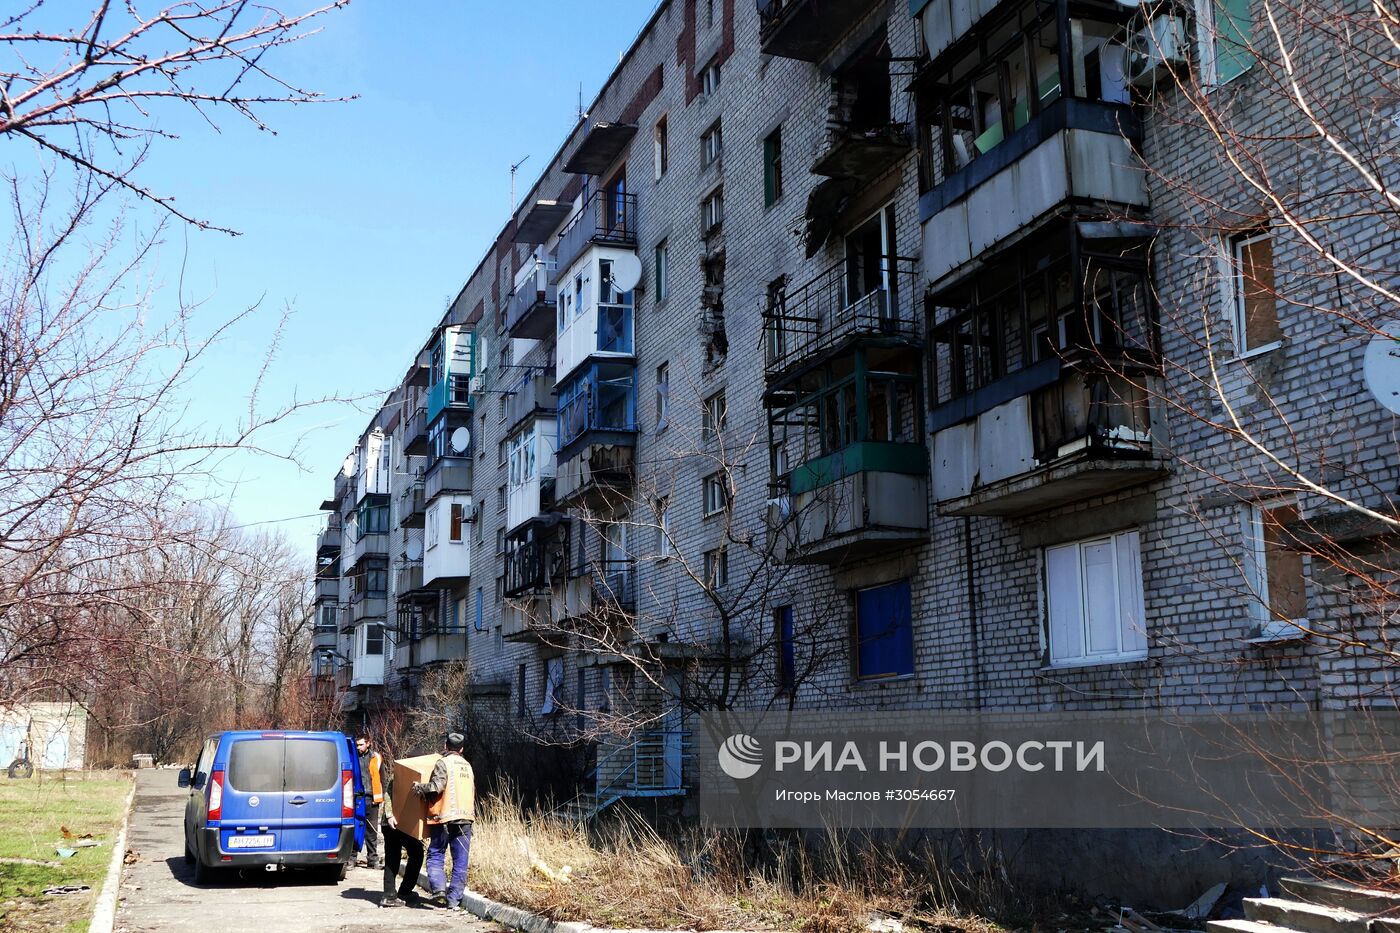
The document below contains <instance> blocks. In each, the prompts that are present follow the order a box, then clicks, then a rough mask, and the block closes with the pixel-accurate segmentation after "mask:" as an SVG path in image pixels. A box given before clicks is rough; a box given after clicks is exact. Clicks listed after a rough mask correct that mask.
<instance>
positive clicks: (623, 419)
mask: <svg viewBox="0 0 1400 933" xmlns="http://www.w3.org/2000/svg"><path fill="white" fill-rule="evenodd" d="M591 431H609V432H617V433H628V434H635V433H636V432H637V421H636V418H635V416H634V411H633V406H630V405H625V404H604V405H600V404H599V403H598V400H597V396H596V393H594V392H592V391H588V392H584V393H582V394H581V395H578V396H575V397H574V398H573V399H570V400H569V401H568V402H566V403H565V405H564V407H563V408H561V409H559V448H560V450H563V449H564V448H565V447H566V446H567V445H569V444H572V443H573V442H574V441H577V440H578V439H579V438H581V437H583V435H585V434H587V433H589V432H591Z"/></svg>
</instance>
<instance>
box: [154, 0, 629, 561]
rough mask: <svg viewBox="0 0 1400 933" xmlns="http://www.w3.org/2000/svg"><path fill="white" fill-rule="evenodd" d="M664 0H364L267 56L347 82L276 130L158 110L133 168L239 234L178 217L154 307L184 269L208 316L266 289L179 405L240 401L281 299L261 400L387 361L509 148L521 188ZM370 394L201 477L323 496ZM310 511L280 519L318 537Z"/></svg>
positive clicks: (375, 379) (276, 113) (438, 279)
mask: <svg viewBox="0 0 1400 933" xmlns="http://www.w3.org/2000/svg"><path fill="white" fill-rule="evenodd" d="M655 6H656V0H586V2H572V3H562V2H561V3H549V2H547V3H538V2H537V3H533V4H519V3H487V2H478V0H457V2H451V3H448V2H440V3H389V2H385V0H358V2H354V3H352V4H351V5H350V7H349V8H347V9H345V10H343V11H341V12H339V13H336V14H334V15H332V16H331V17H329V18H328V19H326V20H325V22H324V31H323V32H322V33H321V34H320V35H317V36H315V37H312V38H310V39H308V40H306V41H305V42H304V43H300V44H298V45H295V46H292V47H290V48H288V49H285V50H283V53H282V56H281V57H280V59H279V62H278V64H277V68H276V69H275V70H276V71H277V72H278V73H279V74H280V75H283V76H287V77H290V78H291V79H293V80H294V81H296V82H301V83H303V84H304V85H306V86H309V87H312V88H314V89H316V90H319V91H323V92H327V93H328V94H332V95H350V94H358V95H360V97H359V99H358V100H355V101H352V102H349V103H337V104H323V105H313V106H299V107H295V108H290V107H288V108H283V109H280V110H278V109H268V110H267V111H265V112H264V119H265V120H266V122H268V123H269V124H270V125H271V126H272V127H273V128H274V129H275V130H276V135H273V134H270V133H265V132H259V131H257V130H256V129H253V128H251V127H250V126H248V125H246V124H244V123H242V122H241V121H240V120H239V119H237V118H235V116H234V115H232V114H228V113H226V114H223V115H221V118H220V120H219V124H220V127H219V130H218V131H215V130H214V129H212V128H211V127H209V125H208V124H207V123H205V122H204V121H203V120H202V119H200V118H199V117H198V116H197V115H195V114H194V113H193V112H190V111H176V110H167V111H165V112H164V113H162V114H160V125H161V127H162V128H163V129H165V130H169V131H173V132H176V133H178V134H179V135H180V137H181V138H180V139H179V140H175V141H169V142H161V143H159V144H158V145H157V146H156V147H154V151H153V154H152V156H151V158H150V159H149V160H148V161H147V163H146V164H145V165H144V166H143V167H142V169H141V176H142V179H143V180H144V181H145V182H147V183H148V184H150V185H151V186H153V187H154V188H156V189H157V190H159V191H161V192H162V193H170V194H175V195H177V196H178V201H179V204H180V206H181V208H182V209H183V210H186V211H188V212H192V213H194V214H196V215H197V216H200V217H204V218H207V219H210V220H213V221H215V222H217V223H219V224H221V225H226V226H230V227H233V228H234V229H236V230H239V231H241V232H242V234H243V235H242V236H240V237H236V238H232V237H229V236H227V235H224V234H218V233H210V232H200V231H198V230H195V229H192V228H183V227H180V226H179V225H175V226H172V227H171V228H170V232H169V234H168V235H167V237H166V242H165V245H164V247H163V248H162V250H161V252H160V254H159V257H158V260H157V263H156V264H155V268H154V274H155V278H156V281H157V284H158V285H161V286H163V290H162V291H161V292H159V293H158V294H157V296H156V299H155V306H154V308H153V311H154V313H155V315H156V316H159V315H160V314H161V313H163V312H164V313H168V312H169V310H170V309H171V308H172V307H174V302H175V301H176V292H177V283H178V282H179V281H180V280H181V276H182V275H183V282H184V287H183V292H184V296H185V298H186V299H187V300H202V301H203V302H204V306H203V308H202V309H201V311H200V313H199V314H200V318H201V319H202V320H203V321H204V322H205V323H206V325H212V324H213V323H214V322H216V321H221V320H223V319H225V318H227V317H228V316H230V315H232V314H234V313H237V312H238V311H239V310H241V309H243V308H244V307H246V306H249V305H252V304H254V303H257V302H261V308H260V310H259V312H258V313H257V314H256V315H254V317H253V318H252V319H251V320H250V321H248V322H246V323H244V324H243V325H241V326H240V327H239V328H237V329H236V330H235V331H234V333H233V334H232V335H231V336H230V337H229V339H227V340H226V341H225V342H224V343H223V345H222V347H221V349H220V350H219V352H218V353H217V355H216V356H215V357H214V358H212V359H211V360H209V361H207V362H206V363H205V364H204V365H203V367H202V368H201V370H200V371H199V373H198V374H197V377H196V378H195V379H194V380H193V382H192V383H191V386H190V390H191V397H190V408H189V412H188V417H189V418H190V420H191V422H192V423H202V424H204V425H207V426H210V427H212V426H220V425H231V424H232V423H233V422H234V421H235V420H236V419H237V418H238V417H239V415H240V414H241V413H242V412H243V410H244V409H245V408H246V395H247V391H248V388H249V387H250V385H251V382H252V378H253V373H254V369H255V367H256V365H257V362H258V360H259V359H260V358H261V356H262V354H263V353H264V350H265V348H266V346H267V343H268V339H269V335H270V333H271V332H272V330H273V328H274V327H275V326H276V324H277V322H278V320H279V318H280V315H281V312H282V309H283V308H284V307H287V306H290V307H291V308H292V309H293V316H292V318H291V321H290V324H289V326H288V328H287V331H286V335H285V338H284V341H283V345H282V349H281V351H280V353H279V355H278V357H277V359H276V360H275V362H274V365H273V368H272V371H271V374H270V378H269V380H268V382H267V385H266V389H265V393H266V398H267V401H268V404H269V405H272V404H274V403H276V402H280V401H283V400H287V399H291V398H293V397H296V398H300V399H307V398H312V397H317V396H324V395H336V394H340V395H357V394H362V393H365V392H368V391H371V390H375V391H377V390H381V389H387V388H388V387H390V386H392V385H393V384H395V383H397V381H398V380H399V378H400V377H401V376H402V374H403V372H404V370H405V368H406V367H407V364H408V362H409V360H410V358H411V355H412V354H413V353H414V352H415V351H416V350H417V349H418V347H419V346H420V345H421V344H422V341H423V340H424V339H425V336H426V333H427V329H428V328H429V327H430V326H431V325H432V324H433V323H434V322H436V321H437V320H438V318H439V317H440V316H441V314H442V312H443V311H444V309H445V308H446V306H447V304H448V303H449V302H450V300H451V298H452V297H453V296H454V295H455V294H456V293H457V290H458V289H459V288H460V287H461V285H462V283H463V282H464V281H465V280H466V277H467V276H468V275H469V274H470V273H471V271H472V269H473V268H475V266H476V264H477V262H478V261H479V260H480V259H481V257H482V255H483V253H484V252H485V250H486V248H487V246H488V245H489V244H490V242H491V241H492V240H493V239H494V237H495V236H496V234H497V233H499V231H500V228H501V226H502V225H503V224H504V223H505V221H506V219H507V217H508V212H509V206H510V204H509V202H510V175H509V167H510V165H511V163H513V162H516V161H519V160H520V159H521V158H523V157H525V156H527V155H528V156H529V159H528V160H527V161H526V162H525V163H524V165H523V166H522V168H521V171H520V176H519V179H518V182H517V191H518V194H519V195H521V196H523V195H524V193H525V192H527V191H528V190H529V188H530V186H531V184H532V183H533V182H534V180H535V178H536V176H537V175H538V173H539V171H540V170H541V169H543V168H544V167H545V165H546V164H547V162H548V160H549V158H550V157H551V156H552V155H553V154H554V152H555V150H556V149H557V147H558V146H559V144H560V142H561V141H562V140H563V138H564V136H565V134H566V133H567V132H568V131H569V129H570V128H571V127H572V126H573V124H574V122H575V119H576V111H577V105H578V95H579V86H580V84H582V87H583V100H584V104H585V106H586V105H587V104H588V103H590V102H591V101H592V99H593V97H594V96H595V95H596V93H597V91H598V89H599V88H600V87H601V85H602V82H603V81H604V80H605V79H606V77H607V75H608V73H609V72H610V71H611V70H612V68H613V67H615V66H616V64H617V61H618V56H619V55H620V54H621V53H622V52H623V51H624V50H625V49H626V48H627V46H628V45H629V44H630V43H631V41H632V39H633V37H634V36H635V35H636V33H637V31H638V30H639V29H640V28H641V26H642V25H643V24H644V23H645V22H646V19H647V17H648V16H649V15H650V14H651V12H652V10H653V9H654V8H655ZM507 90H508V93H507ZM182 262H183V264H184V265H183V269H182V268H181V266H182ZM372 408H373V404H372V403H370V402H366V403H365V404H364V405H362V406H361V407H359V408H355V407H351V406H347V405H342V406H338V407H335V408H330V409H321V410H318V411H316V412H314V413H308V414H307V415H305V416H303V417H299V418H297V419H294V421H293V422H292V423H291V424H289V425H287V426H285V427H283V426H278V428H277V429H276V430H275V431H273V432H272V433H270V434H268V435H267V436H266V437H265V438H264V440H265V441H266V442H267V443H268V444H270V445H271V446H274V447H276V448H278V449H282V450H286V449H289V448H290V447H291V446H292V445H293V444H294V443H296V442H298V441H299V440H300V442H301V444H302V451H301V459H302V460H303V461H304V462H305V463H306V464H307V465H308V466H309V467H310V470H309V471H303V470H301V469H298V468H297V467H296V466H294V465H292V464H290V463H285V462H282V461H279V460H277V459H275V458H267V457H252V456H237V457H234V458H232V459H231V460H229V461H228V462H226V463H225V464H224V465H223V467H222V470H221V476H222V480H223V483H222V487H221V488H220V489H217V490H214V491H212V492H211V496H217V497H219V498H222V499H224V500H225V501H227V502H229V503H231V505H232V508H233V512H234V514H235V516H236V518H237V519H238V520H239V521H241V522H245V523H253V522H267V521H269V520H276V519H282V518H285V517H288V516H295V515H302V514H305V513H307V512H312V511H315V509H316V505H317V504H318V503H319V502H320V500H321V499H322V498H323V497H324V496H325V494H326V493H328V492H329V490H330V486H331V481H332V476H333V473H334V471H335V469H336V467H337V466H338V464H339V463H340V460H341V459H342V458H343V456H344V455H345V453H346V452H347V451H348V449H349V448H350V446H351V445H352V444H353V443H354V439H355V437H356V436H357V435H358V434H359V432H360V430H361V428H362V427H363V425H364V423H365V421H366V420H367V416H368V412H369V411H371V410H372ZM317 525H318V519H316V518H308V519H303V520H299V521H289V522H283V523H279V524H278V525H275V526H273V527H280V528H282V529H285V530H286V531H287V532H288V533H289V534H290V535H291V536H292V538H293V540H294V542H295V543H296V544H298V545H299V546H301V547H303V548H305V549H306V550H307V551H309V550H310V549H311V547H312V540H313V536H314V532H315V529H316V527H317Z"/></svg>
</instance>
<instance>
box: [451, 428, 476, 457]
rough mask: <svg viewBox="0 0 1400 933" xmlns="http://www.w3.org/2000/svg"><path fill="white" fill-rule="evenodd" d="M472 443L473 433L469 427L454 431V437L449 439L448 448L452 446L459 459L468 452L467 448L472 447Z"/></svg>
mask: <svg viewBox="0 0 1400 933" xmlns="http://www.w3.org/2000/svg"><path fill="white" fill-rule="evenodd" d="M471 442H472V432H471V429H470V428H467V427H460V428H458V429H457V430H455V431H453V432H452V436H451V437H449V438H448V439H447V443H448V446H450V447H451V448H452V452H453V453H454V454H456V455H457V456H459V457H460V456H461V455H462V454H464V453H466V452H467V448H468V447H469V446H471Z"/></svg>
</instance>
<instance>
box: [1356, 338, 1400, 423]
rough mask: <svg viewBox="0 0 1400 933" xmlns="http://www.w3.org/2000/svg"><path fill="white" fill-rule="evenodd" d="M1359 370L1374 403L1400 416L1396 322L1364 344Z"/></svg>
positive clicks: (1399, 354)
mask: <svg viewBox="0 0 1400 933" xmlns="http://www.w3.org/2000/svg"><path fill="white" fill-rule="evenodd" d="M1361 371H1362V374H1363V375H1364V377H1365V379H1366V388H1368V389H1370V390H1371V394H1372V395H1374V396H1375V397H1376V401H1378V402H1380V403H1381V404H1382V405H1384V406H1385V407H1386V408H1388V409H1390V410H1391V411H1393V412H1395V414H1397V415H1400V321H1397V322H1393V323H1390V324H1387V325H1386V326H1385V327H1382V328H1381V332H1380V333H1379V334H1377V335H1376V336H1374V337H1372V338H1371V342H1370V343H1368V344H1366V357H1365V360H1364V361H1363V363H1362V367H1361Z"/></svg>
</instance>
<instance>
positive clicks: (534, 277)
mask: <svg viewBox="0 0 1400 933" xmlns="http://www.w3.org/2000/svg"><path fill="white" fill-rule="evenodd" d="M540 252H541V251H540V250H536V251H535V255H534V256H533V257H531V258H530V260H529V261H528V262H527V263H526V266H525V269H524V270H522V272H521V274H520V275H518V276H517V277H516V284H515V287H514V288H513V289H511V293H510V296H509V297H508V298H507V299H506V331H507V333H509V334H510V335H511V336H512V337H516V338H520V339H530V340H544V339H547V338H549V337H552V336H554V309H555V286H554V283H553V282H552V281H550V279H551V277H552V276H553V274H554V269H555V261H554V257H553V256H549V257H547V258H546V257H544V256H542V255H541V254H540Z"/></svg>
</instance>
